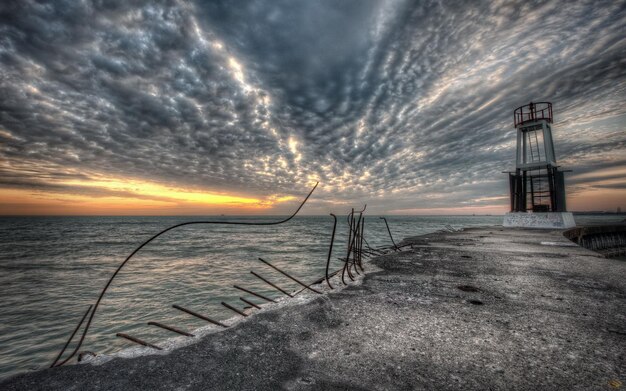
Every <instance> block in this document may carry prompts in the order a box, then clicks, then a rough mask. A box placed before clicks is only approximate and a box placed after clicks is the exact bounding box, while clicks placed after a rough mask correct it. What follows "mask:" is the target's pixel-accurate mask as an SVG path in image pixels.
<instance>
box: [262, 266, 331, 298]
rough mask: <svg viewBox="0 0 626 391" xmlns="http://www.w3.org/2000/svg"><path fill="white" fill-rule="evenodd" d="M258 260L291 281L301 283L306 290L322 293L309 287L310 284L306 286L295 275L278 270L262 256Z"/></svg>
mask: <svg viewBox="0 0 626 391" xmlns="http://www.w3.org/2000/svg"><path fill="white" fill-rule="evenodd" d="M259 261H261V262H263V263H264V264H266V265H267V266H269V267H271V268H272V269H274V270H276V271H277V272H279V273H281V274H282V275H284V276H286V277H288V278H290V279H292V280H293V281H295V282H297V283H298V284H300V285H302V286H303V287H305V288H307V289H308V290H310V291H312V292H315V293H318V294H320V295H321V294H322V292H320V291H318V290H317V289H315V288H311V287H310V286H308V285H307V284H305V283H304V282H302V281H300V280H298V279H297V278H295V277H292V276H290V275H289V274H287V273H285V272H284V271H282V270H280V269H279V268H277V267H276V266H274V265H272V264H271V263H269V262H267V261H266V260H265V259H263V258H259Z"/></svg>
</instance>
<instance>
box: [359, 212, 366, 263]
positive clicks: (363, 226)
mask: <svg viewBox="0 0 626 391" xmlns="http://www.w3.org/2000/svg"><path fill="white" fill-rule="evenodd" d="M364 233H365V217H363V220H361V246H360V255H359V267H360V268H361V271H362V272H365V269H363V258H362V256H363V251H364V250H365V249H364V248H363V241H364V240H365V235H364Z"/></svg>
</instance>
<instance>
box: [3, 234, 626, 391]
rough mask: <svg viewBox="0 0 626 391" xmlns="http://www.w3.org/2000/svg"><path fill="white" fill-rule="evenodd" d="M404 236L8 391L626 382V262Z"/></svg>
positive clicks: (562, 243)
mask: <svg viewBox="0 0 626 391" xmlns="http://www.w3.org/2000/svg"><path fill="white" fill-rule="evenodd" d="M403 244H412V248H411V246H407V247H404V248H403V249H404V250H405V251H403V252H399V253H394V254H390V255H386V256H382V257H379V258H376V259H373V260H371V261H370V264H369V272H368V274H367V276H366V277H365V279H364V281H363V283H362V284H361V285H358V286H353V287H350V288H347V289H345V290H342V291H340V292H336V293H330V294H327V295H323V296H320V297H318V298H316V299H314V300H312V301H310V302H308V303H306V304H302V305H294V306H287V307H285V308H280V309H276V310H269V311H264V312H261V313H258V314H256V315H255V316H253V317H251V318H250V319H249V320H246V321H245V322H242V323H240V324H238V325H236V326H234V327H231V328H229V329H226V330H224V331H223V332H219V333H215V334H211V335H208V336H206V337H205V338H203V339H202V340H201V341H199V342H198V343H196V344H193V345H190V346H187V347H183V348H179V349H177V350H174V351H172V352H170V353H169V354H167V355H148V356H142V357H138V358H133V359H114V360H112V361H110V362H108V363H106V364H103V365H99V366H95V365H89V364H85V365H73V366H67V367H62V368H54V369H47V370H43V371H40V372H35V373H29V374H25V375H19V376H17V377H14V378H12V379H9V380H7V381H5V382H4V383H2V384H0V389H3V390H18V389H28V390H35V389H63V390H67V389H77V390H82V389H93V390H104V389H107V390H132V389H167V390H173V389H179V390H184V389H194V390H207V389H217V390H226V389H237V390H244V389H246V390H277V389H286V390H334V389H336V390H344V389H355V390H390V389H391V390H393V389H402V390H416V389H417V390H419V389H425V390H461V389H462V390H489V389H491V390H540V389H541V390H544V389H545V390H561V389H562V390H605V389H609V390H610V389H616V388H620V387H622V388H626V262H624V261H619V260H611V259H605V258H602V257H601V256H599V255H597V254H595V253H593V252H592V251H589V250H586V249H584V248H581V247H578V246H576V245H574V244H573V243H572V242H570V241H569V240H567V239H565V238H564V237H563V235H562V233H561V232H560V231H536V230H523V229H510V228H507V229H502V228H499V227H492V228H484V229H470V230H466V231H463V232H454V233H435V234H430V235H426V236H421V237H415V238H409V239H405V241H404V242H403ZM372 264H375V265H376V266H377V267H378V268H380V269H381V270H380V271H375V272H374V271H372V269H373V267H372ZM366 267H368V265H366ZM366 271H367V270H366ZM620 385H621V386H620Z"/></svg>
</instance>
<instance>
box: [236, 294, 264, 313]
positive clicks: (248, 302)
mask: <svg viewBox="0 0 626 391" xmlns="http://www.w3.org/2000/svg"><path fill="white" fill-rule="evenodd" d="M239 300H241V301H243V302H244V303H246V304H248V305H250V306H252V307H254V308H256V309H259V310H260V309H261V307H259V306H258V305H256V304H254V303H253V302H251V301H249V300H246V299H244V298H243V297H240V298H239Z"/></svg>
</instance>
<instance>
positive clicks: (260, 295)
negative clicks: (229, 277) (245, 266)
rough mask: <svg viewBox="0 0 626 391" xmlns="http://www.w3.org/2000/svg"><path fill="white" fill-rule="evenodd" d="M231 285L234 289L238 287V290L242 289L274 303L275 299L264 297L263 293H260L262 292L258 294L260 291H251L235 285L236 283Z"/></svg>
mask: <svg viewBox="0 0 626 391" xmlns="http://www.w3.org/2000/svg"><path fill="white" fill-rule="evenodd" d="M233 287H234V288H235V289H239V290H240V291H244V292H246V293H249V294H251V295H252V296H256V297H258V298H261V299H263V300H265V301H269V302H272V303H276V300H272V299H270V298H269V297H265V296H263V295H262V294H260V293H256V292H252V291H251V290H248V289H246V288H242V287H240V286H237V285H233Z"/></svg>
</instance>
